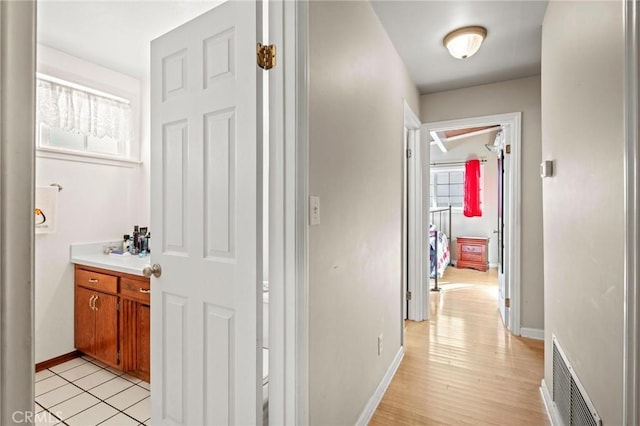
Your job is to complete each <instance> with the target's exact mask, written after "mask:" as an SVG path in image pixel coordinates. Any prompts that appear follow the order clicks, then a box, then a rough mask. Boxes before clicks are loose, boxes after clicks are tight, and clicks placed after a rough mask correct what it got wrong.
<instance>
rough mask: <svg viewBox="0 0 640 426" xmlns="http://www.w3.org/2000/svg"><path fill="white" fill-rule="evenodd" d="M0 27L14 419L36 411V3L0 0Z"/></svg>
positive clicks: (2, 205)
mask: <svg viewBox="0 0 640 426" xmlns="http://www.w3.org/2000/svg"><path fill="white" fill-rule="evenodd" d="M0 28H2V30H3V31H2V34H0V52H1V57H0V61H2V62H3V63H2V69H1V70H0V87H1V88H2V90H0V123H1V127H0V170H1V171H2V173H1V175H0V182H1V185H0V247H2V250H0V290H1V292H2V298H3V300H2V305H1V306H0V324H1V325H0V336H1V339H0V423H1V424H15V423H21V422H24V421H25V415H26V414H27V413H29V412H31V413H33V410H34V408H33V407H34V374H35V373H34V364H35V361H34V358H35V355H34V346H35V345H34V328H33V327H34V325H33V324H34V320H33V313H34V298H33V295H34V279H33V278H34V233H35V231H34V229H35V228H34V215H33V207H34V188H35V148H34V146H35V145H34V135H35V130H34V125H33V123H35V76H36V50H35V49H36V5H35V2H1V3H0ZM9 247H11V249H10V250H8V249H7V248H9ZM25 378H28V380H25Z"/></svg>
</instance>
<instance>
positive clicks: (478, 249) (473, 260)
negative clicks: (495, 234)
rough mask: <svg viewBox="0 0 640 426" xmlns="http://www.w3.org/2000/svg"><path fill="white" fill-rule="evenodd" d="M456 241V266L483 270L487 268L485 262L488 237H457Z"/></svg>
mask: <svg viewBox="0 0 640 426" xmlns="http://www.w3.org/2000/svg"><path fill="white" fill-rule="evenodd" d="M456 241H457V243H458V263H457V264H456V267H457V268H472V269H477V270H478V271H483V272H484V271H486V270H487V269H489V266H488V262H487V247H488V246H489V238H485V237H458V238H456Z"/></svg>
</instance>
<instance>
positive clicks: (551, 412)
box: [540, 379, 562, 426]
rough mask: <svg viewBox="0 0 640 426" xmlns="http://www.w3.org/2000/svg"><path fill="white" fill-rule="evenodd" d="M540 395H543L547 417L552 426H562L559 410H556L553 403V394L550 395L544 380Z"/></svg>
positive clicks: (541, 384)
mask: <svg viewBox="0 0 640 426" xmlns="http://www.w3.org/2000/svg"><path fill="white" fill-rule="evenodd" d="M540 394H541V395H542V402H544V408H545V409H546V411H547V417H548V418H549V422H550V423H551V426H561V425H562V421H561V420H560V416H559V415H558V410H556V406H555V404H554V403H553V399H552V398H551V394H550V393H549V389H548V388H547V384H546V383H545V381H544V379H542V383H540Z"/></svg>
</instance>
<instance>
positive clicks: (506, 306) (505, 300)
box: [504, 297, 511, 308]
mask: <svg viewBox="0 0 640 426" xmlns="http://www.w3.org/2000/svg"><path fill="white" fill-rule="evenodd" d="M504 307H505V308H510V307H511V299H509V298H508V297H507V298H506V299H504Z"/></svg>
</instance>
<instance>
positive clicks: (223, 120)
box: [151, 0, 262, 425]
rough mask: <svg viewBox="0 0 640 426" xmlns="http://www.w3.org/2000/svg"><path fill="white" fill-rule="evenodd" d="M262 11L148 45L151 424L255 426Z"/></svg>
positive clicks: (197, 23) (221, 9)
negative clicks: (153, 266) (153, 274)
mask: <svg viewBox="0 0 640 426" xmlns="http://www.w3.org/2000/svg"><path fill="white" fill-rule="evenodd" d="M260 7H261V5H260V4H256V3H255V2H249V1H235V0H232V1H229V2H227V3H224V4H222V5H220V6H218V7H216V8H214V9H213V10H211V11H209V12H207V13H205V14H203V15H201V16H199V17H197V18H196V19H194V20H192V21H190V22H188V23H186V24H184V25H182V26H181V27H178V28H177V29H175V30H173V31H171V32H169V33H167V34H165V35H163V36H162V37H160V38H158V39H156V40H154V41H153V42H152V45H151V141H152V142H151V226H152V229H153V230H154V239H155V240H156V244H155V246H156V247H157V249H156V250H154V251H153V253H152V262H153V263H158V264H160V265H161V266H162V276H161V277H160V278H154V279H152V290H153V291H152V301H151V303H152V306H153V309H152V310H151V344H152V358H151V374H152V376H153V383H152V395H153V396H152V423H153V424H179V425H190V424H191V425H193V424H203V425H204V424H207V425H208V424H261V422H262V409H261V407H262V396H261V394H262V387H261V385H262V383H261V381H262V380H261V379H262V375H261V364H262V359H261V358H262V350H261V346H262V342H261V339H262V337H261V333H259V332H258V331H259V330H261V321H262V303H261V302H262V300H261V298H259V296H261V294H262V285H261V284H262V275H261V271H262V265H261V255H260V250H261V249H262V241H261V238H262V237H261V235H262V224H261V221H262V217H261V211H262V207H261V196H262V191H261V179H262V176H261V174H262V172H261V170H262V168H261V161H262V160H261V149H260V146H261V144H262V141H261V132H258V125H259V124H258V120H257V117H258V114H259V111H260V110H259V108H260V106H261V102H262V100H261V86H259V84H260V82H259V80H258V79H257V67H256V64H255V57H256V56H255V55H256V54H255V46H256V41H257V35H258V34H261V28H260V24H261V22H260V21H259V19H258V17H259V11H258V10H257V8H260Z"/></svg>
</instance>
